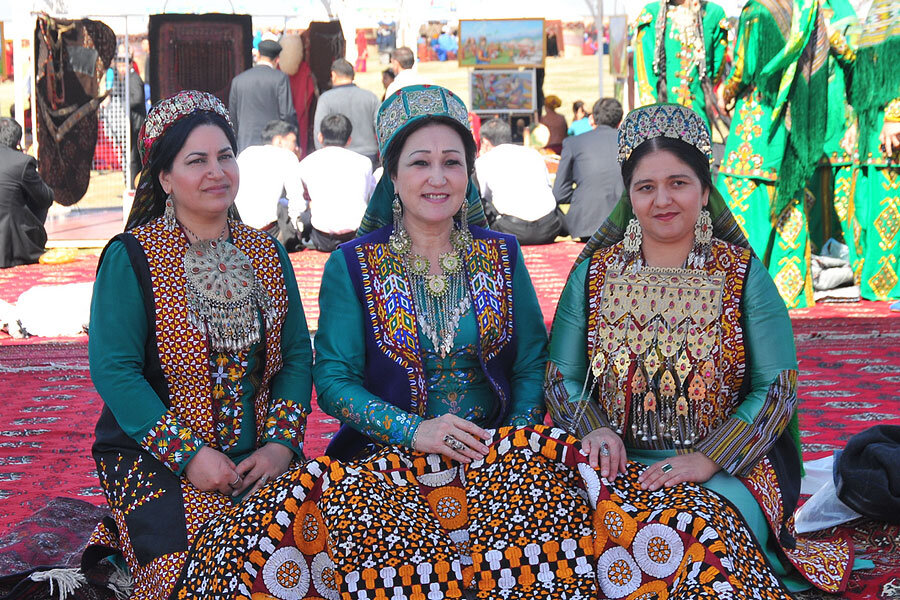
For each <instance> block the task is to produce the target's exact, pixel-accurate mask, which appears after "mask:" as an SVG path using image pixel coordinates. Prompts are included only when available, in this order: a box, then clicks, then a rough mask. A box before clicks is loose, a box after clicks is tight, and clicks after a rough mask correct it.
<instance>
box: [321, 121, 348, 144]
mask: <svg viewBox="0 0 900 600" xmlns="http://www.w3.org/2000/svg"><path fill="white" fill-rule="evenodd" d="M319 131H320V132H321V133H322V145H323V146H340V147H342V148H343V147H344V146H346V145H347V141H348V140H349V139H350V134H351V133H352V132H353V124H352V123H351V122H350V119H348V118H347V117H345V116H344V115H342V114H333V115H328V116H327V117H325V118H324V119H322V123H321V125H319Z"/></svg>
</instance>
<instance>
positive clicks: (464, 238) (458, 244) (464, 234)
mask: <svg viewBox="0 0 900 600" xmlns="http://www.w3.org/2000/svg"><path fill="white" fill-rule="evenodd" d="M457 216H458V217H459V219H458V221H459V229H454V230H453V233H451V234H450V243H451V244H452V245H453V247H454V248H455V249H456V251H457V252H465V250H466V248H468V247H469V246H471V245H472V232H470V231H469V202H468V200H467V199H463V203H462V206H460V207H459V212H458V213H457Z"/></svg>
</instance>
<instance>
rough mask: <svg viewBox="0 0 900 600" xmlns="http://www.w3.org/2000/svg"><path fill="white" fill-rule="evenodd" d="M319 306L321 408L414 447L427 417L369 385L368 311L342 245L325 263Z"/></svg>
mask: <svg viewBox="0 0 900 600" xmlns="http://www.w3.org/2000/svg"><path fill="white" fill-rule="evenodd" d="M319 306H320V307H321V314H320V315H319V330H318V332H317V333H316V340H315V345H316V361H315V365H314V366H313V377H314V379H315V382H316V394H317V400H318V403H319V407H320V408H321V409H322V410H323V411H324V412H326V413H327V414H329V415H331V416H333V417H335V418H336V419H338V420H340V421H341V423H344V424H347V425H350V427H352V428H354V429H356V430H357V431H359V432H360V433H362V434H364V435H367V436H369V437H370V438H372V439H374V440H378V441H380V442H383V443H389V444H402V445H404V446H407V447H410V446H411V445H412V437H413V434H414V433H415V431H416V428H418V426H419V423H420V422H421V421H422V418H421V417H419V416H418V415H413V414H411V413H408V412H406V411H404V410H402V409H400V408H397V407H396V406H393V405H391V404H389V403H387V402H385V401H384V400H382V399H381V398H379V397H378V396H375V395H374V394H372V393H371V392H369V391H368V390H366V388H364V387H363V376H364V375H363V374H364V371H365V366H366V346H365V318H366V315H365V310H364V308H363V306H362V305H361V304H360V302H359V300H358V298H357V296H356V292H355V291H354V290H353V284H352V282H351V281H350V274H349V272H348V271H347V263H346V262H345V259H344V254H343V251H342V250H341V249H338V250H336V251H334V252H333V253H332V254H331V257H330V258H329V259H328V262H327V263H325V272H324V273H323V275H322V286H321V289H320V292H319Z"/></svg>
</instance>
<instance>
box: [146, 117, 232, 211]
mask: <svg viewBox="0 0 900 600" xmlns="http://www.w3.org/2000/svg"><path fill="white" fill-rule="evenodd" d="M239 182H240V174H239V173H238V166H237V160H235V156H234V151H233V150H232V149H231V142H229V141H228V137H227V136H226V135H225V132H224V131H222V130H221V129H220V128H219V127H217V126H215V125H198V126H197V127H195V128H194V130H193V131H191V133H190V134H189V135H188V137H187V139H186V140H185V142H184V146H182V147H181V150H180V151H179V152H178V154H177V155H176V156H175V160H173V161H172V168H171V169H170V170H168V171H163V172H162V173H160V174H159V183H160V185H162V188H163V191H165V192H166V193H167V194H171V195H172V198H173V201H174V203H175V215H176V216H177V217H179V218H184V217H185V216H186V217H188V218H189V219H190V218H191V217H193V218H200V219H202V220H204V221H205V220H211V219H215V218H217V217H220V216H221V215H222V214H224V213H226V212H227V211H228V208H229V207H230V206H231V204H232V203H233V202H234V197H235V195H236V194H237V190H238V184H239Z"/></svg>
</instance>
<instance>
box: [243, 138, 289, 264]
mask: <svg viewBox="0 0 900 600" xmlns="http://www.w3.org/2000/svg"><path fill="white" fill-rule="evenodd" d="M262 140H263V143H264V144H265V145H264V146H250V147H248V148H246V149H245V150H244V151H243V152H241V153H240V154H239V155H238V157H237V163H238V168H239V169H240V173H241V185H240V186H239V187H238V193H237V197H236V198H235V199H234V205H235V206H236V207H237V209H238V212H239V213H240V215H241V220H243V221H244V223H246V224H247V225H250V226H251V227H256V228H257V229H263V230H265V231H268V232H269V233H271V234H272V235H273V236H274V237H275V238H276V239H277V240H278V241H280V242H281V243H282V244H283V245H284V247H285V248H287V250H288V251H291V250H296V249H298V247H299V245H300V234H299V231H298V226H297V219H298V218H299V217H300V213H301V212H303V210H304V208H306V200H305V199H304V198H303V184H302V183H301V182H300V161H299V160H297V155H296V153H295V152H296V149H297V128H296V127H294V126H293V125H291V124H290V123H287V122H285V121H277V120H276V121H270V122H269V123H267V124H266V126H265V127H264V128H263V131H262Z"/></svg>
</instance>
